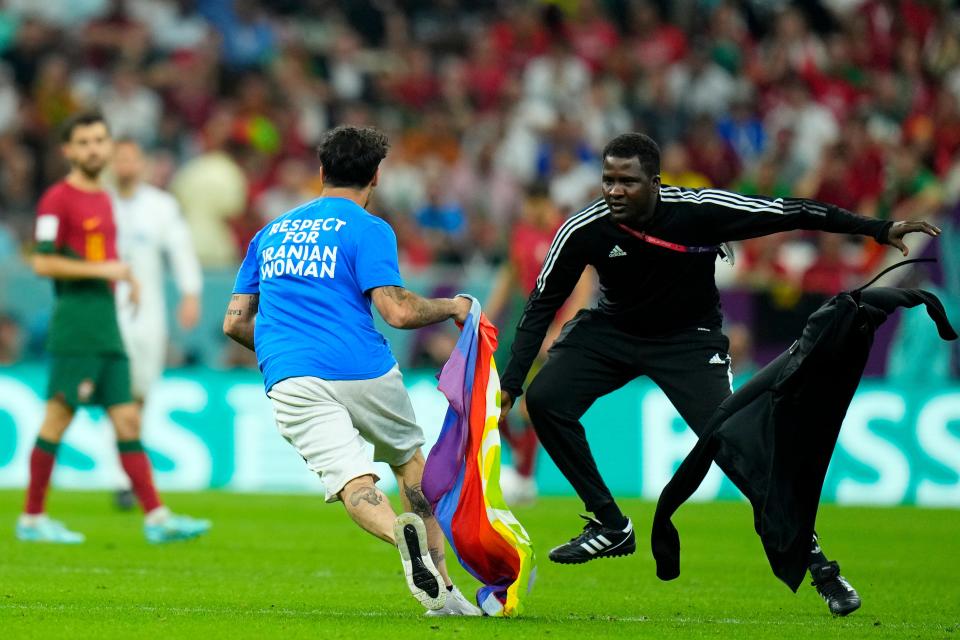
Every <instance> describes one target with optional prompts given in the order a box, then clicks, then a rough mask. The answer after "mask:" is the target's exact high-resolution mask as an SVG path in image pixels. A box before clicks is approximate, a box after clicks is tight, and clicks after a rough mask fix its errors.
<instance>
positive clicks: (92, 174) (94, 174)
mask: <svg viewBox="0 0 960 640" xmlns="http://www.w3.org/2000/svg"><path fill="white" fill-rule="evenodd" d="M74 166H75V167H76V168H77V169H79V170H80V173H82V174H83V177H84V178H86V179H87V180H90V181H91V182H96V181H97V180H99V179H100V174H101V173H103V167H102V166H101V167H99V168H98V169H97V170H96V171H91V170H90V169H87V168H86V167H85V166H83V165H82V164H75V165H74Z"/></svg>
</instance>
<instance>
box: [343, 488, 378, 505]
mask: <svg viewBox="0 0 960 640" xmlns="http://www.w3.org/2000/svg"><path fill="white" fill-rule="evenodd" d="M361 500H366V501H367V502H369V503H370V504H371V505H373V506H374V507H376V506H377V505H379V504H380V503H381V502H383V496H381V495H380V494H379V493H378V492H377V488H376V487H363V488H362V489H357V490H356V491H354V492H353V493H352V494H350V504H352V505H353V506H355V507H356V506H358V505H359V504H360V501H361Z"/></svg>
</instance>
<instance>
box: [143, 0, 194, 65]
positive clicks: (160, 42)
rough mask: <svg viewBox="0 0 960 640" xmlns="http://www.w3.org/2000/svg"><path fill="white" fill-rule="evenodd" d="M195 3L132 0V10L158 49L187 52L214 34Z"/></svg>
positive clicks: (170, 51)
mask: <svg viewBox="0 0 960 640" xmlns="http://www.w3.org/2000/svg"><path fill="white" fill-rule="evenodd" d="M195 4H196V2H195V0H129V13H130V16H131V17H133V18H134V19H135V20H137V21H138V22H139V23H140V24H143V25H145V26H146V28H147V29H148V30H149V32H150V41H151V43H152V44H153V46H154V47H155V48H156V49H158V50H159V51H161V52H163V53H168V54H169V53H175V52H184V51H190V50H191V49H194V48H196V47H198V46H200V45H201V44H202V43H203V42H204V40H206V39H208V38H210V37H211V35H212V34H211V32H210V27H209V26H208V25H207V22H206V20H204V19H203V18H201V17H200V15H199V14H197V13H195V12H194V9H193V6H194V5H195Z"/></svg>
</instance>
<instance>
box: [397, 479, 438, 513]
mask: <svg viewBox="0 0 960 640" xmlns="http://www.w3.org/2000/svg"><path fill="white" fill-rule="evenodd" d="M403 493H404V495H406V496H407V501H408V502H409V503H410V509H411V510H412V511H413V512H414V513H415V514H417V515H418V516H420V517H421V518H423V519H424V520H426V519H427V518H432V517H433V511H432V510H431V509H430V503H429V502H427V497H426V496H424V495H423V490H422V489H421V488H420V485H418V484H415V485H412V486H406V485H404V487H403Z"/></svg>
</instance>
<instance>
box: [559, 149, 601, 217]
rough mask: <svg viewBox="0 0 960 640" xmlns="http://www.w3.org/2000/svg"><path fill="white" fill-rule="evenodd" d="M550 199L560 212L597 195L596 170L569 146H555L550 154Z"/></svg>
mask: <svg viewBox="0 0 960 640" xmlns="http://www.w3.org/2000/svg"><path fill="white" fill-rule="evenodd" d="M550 166H551V171H550V174H551V176H552V177H551V178H550V199H551V200H553V202H554V203H556V205H557V206H558V207H559V208H560V210H561V211H562V212H563V213H564V215H569V214H571V213H573V212H575V211H577V210H578V209H580V208H582V207H583V206H584V205H585V204H587V202H589V201H590V200H591V199H592V198H593V197H596V196H599V195H600V193H599V192H600V171H599V167H597V166H596V163H594V162H584V161H582V160H581V159H580V157H579V156H578V154H577V152H576V150H575V149H574V148H571V147H570V146H569V145H566V144H561V145H555V146H554V147H553V150H552V154H551V156H550Z"/></svg>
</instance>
